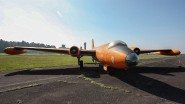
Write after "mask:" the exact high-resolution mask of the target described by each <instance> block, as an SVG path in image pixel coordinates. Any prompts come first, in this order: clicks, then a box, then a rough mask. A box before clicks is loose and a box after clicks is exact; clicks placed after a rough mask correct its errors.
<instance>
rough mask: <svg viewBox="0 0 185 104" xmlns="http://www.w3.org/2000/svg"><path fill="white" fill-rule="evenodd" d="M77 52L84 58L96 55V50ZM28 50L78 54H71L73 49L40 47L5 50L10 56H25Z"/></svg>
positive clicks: (78, 50)
mask: <svg viewBox="0 0 185 104" xmlns="http://www.w3.org/2000/svg"><path fill="white" fill-rule="evenodd" d="M75 49H76V50H74V51H75V52H77V53H79V54H78V55H83V56H94V55H95V54H96V51H95V50H81V49H79V48H75ZM26 50H36V51H44V52H53V53H60V54H69V55H71V54H76V53H71V52H70V50H71V48H40V47H20V46H16V47H8V48H6V49H5V50H4V52H5V53H7V54H10V55H18V54H23V53H26Z"/></svg>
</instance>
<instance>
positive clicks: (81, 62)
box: [80, 60, 83, 69]
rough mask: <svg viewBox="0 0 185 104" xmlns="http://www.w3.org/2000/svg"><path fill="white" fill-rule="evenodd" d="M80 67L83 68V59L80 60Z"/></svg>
mask: <svg viewBox="0 0 185 104" xmlns="http://www.w3.org/2000/svg"><path fill="white" fill-rule="evenodd" d="M80 69H83V61H82V60H81V61H80Z"/></svg>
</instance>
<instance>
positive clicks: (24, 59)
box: [0, 54, 166, 71]
mask: <svg viewBox="0 0 185 104" xmlns="http://www.w3.org/2000/svg"><path fill="white" fill-rule="evenodd" d="M162 57H166V56H161V55H140V56H139V58H140V59H149V58H162ZM82 60H83V61H84V63H92V59H91V57H88V56H86V57H83V58H82ZM68 65H77V58H76V57H71V56H69V55H58V54H52V55H47V54H45V55H4V54H0V71H5V70H17V69H29V68H40V67H54V66H68Z"/></svg>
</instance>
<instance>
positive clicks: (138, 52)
mask: <svg viewBox="0 0 185 104" xmlns="http://www.w3.org/2000/svg"><path fill="white" fill-rule="evenodd" d="M129 48H130V49H131V50H132V51H134V52H135V53H136V54H137V55H139V54H140V49H139V48H138V47H129Z"/></svg>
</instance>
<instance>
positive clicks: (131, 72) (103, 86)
mask: <svg viewBox="0 0 185 104" xmlns="http://www.w3.org/2000/svg"><path fill="white" fill-rule="evenodd" d="M0 103H1V104H123V103H126V104H128V103H129V104H136V103H140V104H174V103H175V104H176V103H184V104H185V56H178V57H173V58H163V59H147V60H141V62H140V64H139V65H138V66H137V67H134V68H130V69H128V70H126V71H118V72H117V75H115V76H110V75H108V74H107V73H106V72H104V71H103V70H101V69H100V68H99V67H98V65H85V68H84V69H83V70H81V69H79V67H78V66H70V67H53V68H35V69H25V70H22V71H21V70H20V71H9V72H0Z"/></svg>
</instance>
